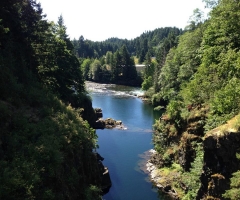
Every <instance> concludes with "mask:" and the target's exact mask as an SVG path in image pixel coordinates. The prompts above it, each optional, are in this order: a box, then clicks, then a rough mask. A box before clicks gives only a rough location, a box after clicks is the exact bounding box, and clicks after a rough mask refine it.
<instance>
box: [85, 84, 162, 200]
mask: <svg viewBox="0 0 240 200" xmlns="http://www.w3.org/2000/svg"><path fill="white" fill-rule="evenodd" d="M87 86H88V87H87V89H88V91H89V94H90V96H91V98H92V103H93V107H94V108H102V110H103V118H104V119H105V118H113V119H115V120H121V121H122V122H123V124H124V127H125V128H126V129H125V130H119V129H104V130H97V131H96V132H97V135H98V145H99V149H98V152H99V153H100V155H101V156H102V157H104V161H103V164H104V165H105V166H107V167H108V169H109V171H110V177H111V181H112V187H111V188H110V191H109V192H108V193H107V194H105V195H104V196H103V199H104V200H157V199H159V198H158V193H157V191H156V189H154V188H153V187H152V183H151V182H150V181H149V179H148V175H147V174H146V173H144V172H143V167H142V166H143V165H144V164H143V163H144V157H145V153H146V152H147V151H148V150H150V149H152V148H153V144H152V143H151V140H152V125H153V123H154V121H155V119H156V118H159V114H158V113H157V112H155V111H154V110H153V108H152V106H151V105H148V104H146V103H143V102H142V100H141V99H139V98H137V97H136V95H137V94H139V93H141V91H140V89H139V88H134V87H127V86H118V85H107V84H96V83H87Z"/></svg>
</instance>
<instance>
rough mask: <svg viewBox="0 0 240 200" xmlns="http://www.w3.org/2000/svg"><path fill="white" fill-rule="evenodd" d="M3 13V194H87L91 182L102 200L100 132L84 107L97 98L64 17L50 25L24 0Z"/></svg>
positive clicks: (1, 8)
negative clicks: (90, 93)
mask: <svg viewBox="0 0 240 200" xmlns="http://www.w3.org/2000/svg"><path fill="white" fill-rule="evenodd" d="M0 19H2V20H1V25H0V45H1V51H0V92H1V96H0V113H1V114H0V126H1V132H0V182H1V184H0V199H27V200H28V199H29V200H30V199H87V196H88V188H91V195H92V196H93V197H94V199H100V198H99V189H97V188H98V187H99V185H100V180H99V179H100V177H99V170H98V163H97V159H96V156H95V155H94V153H93V150H94V149H96V147H97V146H96V140H97V135H96V134H95V131H94V130H93V129H91V128H90V126H89V124H88V123H87V122H86V121H84V120H83V119H82V117H81V114H82V113H81V112H80V111H81V110H82V108H84V109H85V108H86V107H79V106H83V105H85V104H89V103H91V102H90V101H89V98H88V97H87V96H86V92H85V90H84V82H83V78H82V74H81V71H80V70H79V67H80V64H79V61H78V59H77V58H76V57H75V55H74V54H73V48H72V44H71V42H70V40H69V39H68V36H67V34H66V27H65V26H64V24H63V19H62V17H60V18H59V22H58V24H57V25H55V24H53V23H51V24H49V23H48V22H47V21H46V20H44V16H43V15H42V10H41V7H40V5H39V4H37V3H36V2H35V1H22V0H20V1H1V2H0ZM69 103H71V105H72V106H75V108H73V107H71V106H70V105H68V104H69ZM67 105H68V106H67ZM91 185H92V186H93V187H91Z"/></svg>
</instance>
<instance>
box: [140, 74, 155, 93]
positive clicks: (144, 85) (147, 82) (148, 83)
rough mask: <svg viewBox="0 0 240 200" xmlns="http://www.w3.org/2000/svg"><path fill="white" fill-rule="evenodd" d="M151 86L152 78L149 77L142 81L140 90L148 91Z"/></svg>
mask: <svg viewBox="0 0 240 200" xmlns="http://www.w3.org/2000/svg"><path fill="white" fill-rule="evenodd" d="M152 86H153V78H152V76H149V77H147V78H146V79H144V81H143V83H142V89H143V90H148V89H149V88H150V87H152Z"/></svg>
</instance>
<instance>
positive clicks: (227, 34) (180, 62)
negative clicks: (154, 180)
mask: <svg viewBox="0 0 240 200" xmlns="http://www.w3.org/2000/svg"><path fill="white" fill-rule="evenodd" d="M205 2H206V3H207V5H208V6H211V9H212V10H211V12H210V17H209V19H208V20H205V21H204V20H203V19H202V18H201V16H202V12H201V11H200V10H198V9H197V10H195V11H194V15H193V16H192V18H191V19H193V20H192V21H191V23H190V24H189V26H188V27H187V30H186V31H185V32H184V33H183V34H182V35H181V36H180V37H179V38H178V41H177V43H175V46H173V47H172V48H170V49H169V51H168V53H167V54H165V56H163V57H162V59H161V60H158V62H157V63H154V62H151V61H150V60H149V68H147V70H148V71H147V72H146V73H145V77H144V82H143V88H144V89H145V90H146V93H145V94H146V96H148V97H149V99H150V101H151V102H152V104H153V105H154V106H155V107H156V108H155V109H161V108H163V109H164V114H163V116H162V118H161V120H158V121H156V123H155V125H154V127H155V131H156V132H155V134H154V138H153V142H154V146H155V149H156V150H157V152H158V156H159V158H158V161H159V163H158V166H159V168H161V169H165V167H166V168H168V172H166V171H164V173H165V175H166V174H168V175H169V177H168V179H167V181H169V182H171V187H172V188H174V190H175V191H177V192H178V194H179V195H180V198H181V199H202V198H204V199H217V198H220V199H239V198H240V196H239V194H240V190H239V186H240V185H239V181H238V182H237V180H240V177H239V173H233V172H231V171H227V170H226V171H225V172H222V171H220V170H219V171H218V172H216V173H219V174H222V173H224V174H223V176H224V179H226V182H227V180H229V182H228V183H226V185H227V187H225V186H226V185H225V186H224V187H225V189H227V190H226V191H224V190H221V189H215V190H214V189H213V188H212V187H211V185H208V186H206V185H205V186H204V185H203V184H202V183H201V180H200V177H201V174H202V170H203V167H204V169H205V170H206V168H207V167H208V166H204V158H203V149H202V143H201V142H202V137H204V135H205V134H206V133H207V132H208V131H209V130H212V129H214V128H216V127H218V126H219V125H222V124H224V123H226V122H227V120H229V119H231V118H233V117H234V116H236V115H238V114H239V109H240V93H239V91H240V82H239V80H240V70H239V69H240V67H239V66H240V65H239V54H240V42H239V41H240V34H239V29H240V23H239V20H238V18H239V15H240V3H239V1H234V0H220V1H205ZM167 50H168V49H167ZM156 66H158V73H155V72H156ZM159 66H161V67H159ZM156 75H157V77H155V76H156ZM154 77H155V78H154ZM238 153H239V152H237V154H238ZM185 161H186V162H185ZM219 162H220V163H221V162H222V161H219ZM236 165H238V166H240V165H239V162H238V164H236ZM239 168H240V167H239ZM239 168H238V169H237V170H239ZM235 170H236V169H235ZM208 173H209V174H210V175H211V172H210V171H209V172H208ZM232 173H233V178H232V179H231V185H230V178H231V177H232ZM165 175H164V176H165ZM173 175H174V176H175V177H177V178H176V179H174V180H173V179H171V177H170V176H173ZM210 175H209V176H210ZM160 176H161V171H160ZM210 178H211V176H210ZM163 182H164V181H163ZM163 182H162V183H161V184H163ZM169 182H168V184H169ZM215 186H216V188H217V187H218V186H217V185H215ZM184 188H185V189H184ZM186 188H187V189H186Z"/></svg>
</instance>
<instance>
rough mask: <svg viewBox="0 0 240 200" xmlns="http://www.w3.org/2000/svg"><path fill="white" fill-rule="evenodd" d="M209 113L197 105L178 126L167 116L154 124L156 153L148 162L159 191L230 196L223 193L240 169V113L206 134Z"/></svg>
mask: <svg viewBox="0 0 240 200" xmlns="http://www.w3.org/2000/svg"><path fill="white" fill-rule="evenodd" d="M206 113H207V108H203V107H202V108H201V107H196V108H194V110H192V111H191V112H190V113H189V115H188V118H187V120H185V121H184V120H182V121H181V128H179V129H177V128H174V127H176V124H174V123H173V121H171V120H170V119H169V117H168V116H166V115H165V116H163V117H162V118H161V119H160V120H159V122H158V123H157V125H155V126H157V127H156V132H155V133H154V142H155V148H156V150H157V152H156V153H154V154H153V156H152V158H151V159H150V161H149V163H150V164H151V166H152V165H153V166H155V168H154V170H149V171H150V173H151V178H152V181H153V182H154V184H155V185H156V186H157V187H158V185H161V187H158V188H159V189H160V190H162V191H163V192H164V193H168V194H169V192H166V190H165V188H166V187H170V188H171V191H174V199H199V200H200V199H201V200H204V199H212V200H218V199H221V200H222V199H227V198H224V197H225V195H224V196H223V194H225V192H226V191H228V190H230V189H232V186H231V185H230V184H231V181H232V179H231V178H232V176H233V173H234V172H237V171H238V170H239V169H240V159H239V158H240V156H239V155H240V154H239V153H240V129H239V126H240V115H238V116H236V117H234V118H233V119H231V120H229V121H228V123H226V124H224V125H222V126H219V127H217V128H215V129H213V130H211V131H209V132H207V133H206V134H205V135H204V129H203V127H204V125H205V123H204V121H205V118H206ZM156 174H157V176H156ZM172 176H174V178H172ZM235 188H236V187H235ZM171 196H172V197H173V195H171ZM231 198H232V197H231ZM232 199H234V198H232ZM235 199H238V198H235Z"/></svg>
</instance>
